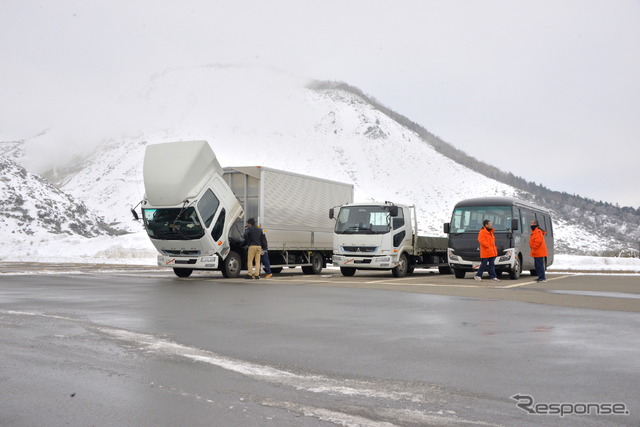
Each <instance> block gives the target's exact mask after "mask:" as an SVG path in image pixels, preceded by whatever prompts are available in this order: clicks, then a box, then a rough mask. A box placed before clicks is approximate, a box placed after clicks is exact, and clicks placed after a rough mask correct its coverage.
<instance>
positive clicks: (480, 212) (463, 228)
mask: <svg viewBox="0 0 640 427" xmlns="http://www.w3.org/2000/svg"><path fill="white" fill-rule="evenodd" d="M511 218H514V216H513V212H512V209H511V206H464V207H459V208H455V210H454V211H453V217H452V218H451V230H450V232H451V233H454V234H455V233H477V232H478V231H480V229H481V228H482V221H484V220H485V219H488V220H490V221H491V222H492V223H493V228H494V229H495V231H510V230H511ZM515 218H517V217H515Z"/></svg>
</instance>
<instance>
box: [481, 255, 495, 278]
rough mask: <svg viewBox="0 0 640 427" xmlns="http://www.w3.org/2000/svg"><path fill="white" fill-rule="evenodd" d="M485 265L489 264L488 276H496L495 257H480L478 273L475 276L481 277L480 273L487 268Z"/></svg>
mask: <svg viewBox="0 0 640 427" xmlns="http://www.w3.org/2000/svg"><path fill="white" fill-rule="evenodd" d="M487 266H489V276H491V278H492V279H495V278H496V277H498V276H497V275H496V257H492V258H482V259H481V262H480V268H479V269H478V273H477V274H476V276H478V277H482V273H484V270H485V269H486V268H487Z"/></svg>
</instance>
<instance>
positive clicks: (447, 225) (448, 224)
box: [444, 222, 451, 234]
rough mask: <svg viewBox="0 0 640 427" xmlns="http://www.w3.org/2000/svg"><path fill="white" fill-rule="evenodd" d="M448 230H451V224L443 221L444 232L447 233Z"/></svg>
mask: <svg viewBox="0 0 640 427" xmlns="http://www.w3.org/2000/svg"><path fill="white" fill-rule="evenodd" d="M449 230H451V224H450V223H448V222H445V223H444V234H449Z"/></svg>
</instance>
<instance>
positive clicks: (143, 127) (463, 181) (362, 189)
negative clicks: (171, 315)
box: [0, 66, 616, 253]
mask: <svg viewBox="0 0 640 427" xmlns="http://www.w3.org/2000/svg"><path fill="white" fill-rule="evenodd" d="M313 87H315V88H313ZM114 111H115V112H117V114H116V113H114V114H112V117H111V118H110V121H109V123H111V125H110V126H111V127H110V128H109V126H106V125H104V124H103V128H105V129H106V128H109V129H106V130H104V131H103V132H104V134H103V135H98V134H95V133H93V134H91V135H87V139H86V140H85V141H84V143H83V144H82V149H81V150H76V152H75V153H74V154H75V156H74V161H73V162H70V161H68V160H67V159H70V158H71V154H69V156H68V157H67V158H64V157H63V158H62V160H58V161H57V162H56V163H55V164H51V162H49V163H47V160H48V159H39V158H38V147H43V146H46V147H52V146H56V145H57V146H60V144H64V142H65V140H64V138H63V137H62V135H68V132H57V131H56V130H55V129H53V130H51V131H49V132H46V133H42V134H40V135H39V136H37V137H35V138H31V139H29V140H26V141H24V142H23V143H22V144H18V145H16V146H15V147H11V149H10V150H5V151H7V153H6V154H5V155H12V156H13V157H14V158H15V159H16V160H17V161H19V162H20V163H21V164H23V165H24V166H26V167H27V168H29V169H31V170H36V171H38V172H40V173H42V174H44V175H45V176H46V177H47V178H48V179H50V180H51V181H52V182H53V183H55V185H56V186H57V187H58V188H60V189H61V190H63V191H64V192H66V193H68V194H71V195H73V196H74V197H76V198H77V199H79V200H82V201H83V202H84V203H85V204H86V206H88V207H89V209H90V210H92V211H93V212H96V213H97V214H98V215H100V216H102V217H104V219H105V221H106V222H109V223H114V224H116V225H115V226H116V227H118V228H119V229H121V230H126V231H129V232H136V233H141V229H140V224H139V223H135V222H132V221H131V213H130V210H129V209H130V207H132V206H133V205H135V204H136V203H137V202H138V201H139V200H140V199H141V198H142V196H143V193H144V187H143V184H142V160H143V156H144V149H145V146H146V145H147V144H153V143H159V142H167V141H177V140H193V139H205V140H208V141H209V143H210V145H211V147H212V148H213V150H214V151H215V152H216V155H217V156H218V159H219V161H220V163H221V164H222V165H223V166H242V165H263V166H269V167H272V168H277V169H283V170H288V171H292V172H297V173H302V174H308V175H313V176H317V177H321V178H327V179H333V180H338V181H344V182H350V183H353V184H354V185H355V189H356V200H358V201H368V200H377V201H384V200H391V201H394V202H396V203H404V204H415V205H416V206H417V209H418V216H419V227H420V229H421V231H422V232H423V233H425V234H430V235H443V233H442V224H443V223H444V222H447V221H448V220H449V217H450V214H451V210H452V208H453V206H454V204H455V203H456V202H457V201H459V200H461V199H465V198H469V197H481V196H494V195H500V196H518V195H521V191H520V190H516V189H515V188H513V187H511V186H509V185H506V184H503V183H500V182H498V181H495V180H493V179H490V178H488V177H486V176H484V175H482V174H480V173H477V172H474V171H472V170H471V169H469V168H467V167H465V166H463V165H461V164H459V163H456V162H455V161H453V160H451V159H450V158H448V157H445V156H444V155H442V154H440V153H439V152H437V151H436V150H435V149H434V148H433V147H432V145H430V144H429V143H428V142H426V141H425V140H424V139H423V138H421V137H420V135H418V134H417V133H416V132H414V131H412V130H410V129H409V128H407V127H406V126H404V125H402V124H400V123H399V122H398V121H396V120H394V119H392V118H391V117H389V115H387V114H385V113H384V112H382V111H381V110H380V109H377V108H375V106H373V105H371V103H370V102H368V101H367V99H365V98H363V97H361V96H359V95H358V94H357V93H353V92H351V91H348V90H344V89H340V88H324V89H319V88H318V86H313V85H309V82H308V81H306V80H304V79H300V78H296V77H293V76H290V75H287V74H285V73H281V72H276V71H272V70H264V69H255V68H242V67H223V66H207V67H197V68H189V69H179V70H169V71H167V72H165V73H162V74H160V75H158V76H155V77H154V78H153V79H152V80H151V82H150V83H149V85H148V86H147V87H146V88H144V89H143V90H141V91H140V92H139V93H137V94H133V95H131V96H127V97H125V98H121V99H120V100H119V101H118V104H117V106H116V108H114ZM78 139H80V140H81V136H78V135H76V136H75V138H74V140H75V141H77V140H78ZM49 160H50V159H49ZM3 164H4V163H3ZM6 164H12V163H10V162H7V163H6ZM38 169H40V170H38ZM6 174H7V173H6V172H5V168H4V167H3V169H2V172H1V175H2V176H3V177H5V176H6ZM3 179H4V178H3ZM27 187H28V186H27ZM19 191H28V189H27V188H24V189H23V190H19ZM19 191H18V192H19ZM14 197H15V196H14ZM4 200H5V201H7V198H6V197H5V199H4ZM5 204H6V202H5ZM32 216H33V214H32ZM85 225H86V227H88V229H91V230H94V231H93V232H94V234H98V233H99V231H98V230H99V229H100V225H98V223H90V222H85ZM31 226H32V227H34V228H38V227H44V224H42V223H40V222H34V223H33V224H32V225H31ZM0 227H4V228H5V229H6V227H7V226H5V225H2V224H0ZM47 230H49V229H47ZM555 230H556V239H557V240H558V241H559V246H560V247H562V248H566V249H568V250H569V251H571V252H586V251H593V250H601V249H602V248H606V247H608V246H612V245H615V244H616V242H614V241H603V239H602V238H600V237H597V236H596V235H595V234H593V233H592V232H590V231H589V230H588V229H585V228H581V227H580V226H577V225H571V224H570V223H569V222H568V221H567V220H566V219H564V218H562V217H556V227H555ZM5 232H6V231H4V230H3V233H5ZM137 241H139V242H142V241H144V239H142V238H141V239H139V240H137ZM144 244H146V243H144ZM5 253H6V251H5Z"/></svg>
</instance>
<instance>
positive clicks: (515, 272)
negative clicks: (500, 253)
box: [509, 257, 522, 280]
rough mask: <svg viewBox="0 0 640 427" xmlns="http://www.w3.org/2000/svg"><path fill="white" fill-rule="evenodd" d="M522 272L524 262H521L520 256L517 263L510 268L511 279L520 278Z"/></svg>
mask: <svg viewBox="0 0 640 427" xmlns="http://www.w3.org/2000/svg"><path fill="white" fill-rule="evenodd" d="M521 273H522V263H521V262H520V257H518V258H516V263H515V265H514V266H513V268H512V269H511V270H509V279H511V280H518V279H519V278H520V274H521Z"/></svg>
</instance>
